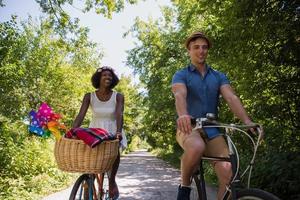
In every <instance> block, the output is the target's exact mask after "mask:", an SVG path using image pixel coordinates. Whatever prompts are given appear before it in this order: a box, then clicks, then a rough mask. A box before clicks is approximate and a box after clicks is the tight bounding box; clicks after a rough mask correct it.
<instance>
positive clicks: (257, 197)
mask: <svg viewBox="0 0 300 200" xmlns="http://www.w3.org/2000/svg"><path fill="white" fill-rule="evenodd" d="M237 199H238V200H280V199H279V198H278V197H276V196H275V195H273V194H271V193H269V192H266V191H263V190H261V189H256V188H250V189H242V190H238V191H237Z"/></svg>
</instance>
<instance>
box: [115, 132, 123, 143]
mask: <svg viewBox="0 0 300 200" xmlns="http://www.w3.org/2000/svg"><path fill="white" fill-rule="evenodd" d="M116 138H117V139H119V140H120V141H121V140H122V139H123V137H122V133H121V132H116Z"/></svg>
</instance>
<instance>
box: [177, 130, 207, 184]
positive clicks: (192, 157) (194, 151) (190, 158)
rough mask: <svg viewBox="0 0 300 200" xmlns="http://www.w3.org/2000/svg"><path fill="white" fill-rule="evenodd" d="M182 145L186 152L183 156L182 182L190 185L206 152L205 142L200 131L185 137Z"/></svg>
mask: <svg viewBox="0 0 300 200" xmlns="http://www.w3.org/2000/svg"><path fill="white" fill-rule="evenodd" d="M180 134H182V133H180ZM182 147H183V149H184V153H183V155H182V158H181V184H182V185H183V186H189V185H190V184H191V176H192V175H193V172H194V169H195V168H196V167H197V165H198V163H199V160H200V159H201V157H202V155H203V153H204V150H205V142H204V141H203V139H202V138H201V136H200V135H199V134H198V133H197V134H195V133H192V135H190V136H188V137H186V138H185V140H184V142H183V144H182Z"/></svg>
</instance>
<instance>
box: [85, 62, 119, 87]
mask: <svg viewBox="0 0 300 200" xmlns="http://www.w3.org/2000/svg"><path fill="white" fill-rule="evenodd" d="M103 71H110V72H111V74H112V82H111V85H110V89H113V88H114V87H115V86H116V85H117V84H118V83H119V78H118V76H117V75H116V74H115V72H114V70H113V69H112V68H111V67H107V66H104V67H100V68H98V69H97V70H96V72H95V73H94V74H93V76H92V78H91V81H92V85H93V86H94V88H96V89H98V88H100V79H101V74H102V72H103Z"/></svg>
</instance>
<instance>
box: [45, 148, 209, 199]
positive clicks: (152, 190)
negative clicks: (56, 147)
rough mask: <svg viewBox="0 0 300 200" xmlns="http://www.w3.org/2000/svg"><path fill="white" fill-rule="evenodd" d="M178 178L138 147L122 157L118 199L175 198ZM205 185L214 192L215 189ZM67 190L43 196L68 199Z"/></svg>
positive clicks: (164, 164) (177, 172) (68, 192)
mask: <svg viewBox="0 0 300 200" xmlns="http://www.w3.org/2000/svg"><path fill="white" fill-rule="evenodd" d="M179 182H180V172H179V170H177V169H174V168H173V167H171V166H170V165H168V164H167V163H166V162H165V161H163V160H160V159H157V158H156V157H155V156H153V155H151V154H150V153H149V152H146V151H144V150H140V151H136V152H133V153H130V154H127V155H125V156H122V157H121V164H120V168H119V171H118V174H117V183H118V186H119V190H120V198H119V199H120V200H176V195H177V188H178V185H179ZM208 189H209V191H210V192H208V193H209V195H210V196H214V195H215V194H214V193H215V191H214V190H212V189H211V188H208ZM70 191H71V189H70V188H68V189H66V190H63V191H61V192H58V193H55V194H52V195H50V196H48V197H45V198H43V200H67V199H68V197H69V195H70ZM213 199H214V198H213V197H210V198H209V200H213Z"/></svg>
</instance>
